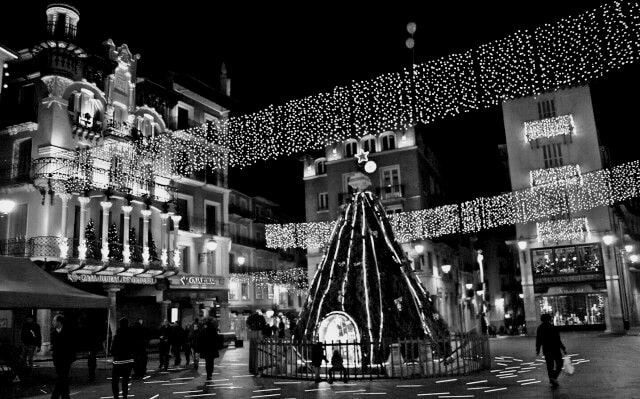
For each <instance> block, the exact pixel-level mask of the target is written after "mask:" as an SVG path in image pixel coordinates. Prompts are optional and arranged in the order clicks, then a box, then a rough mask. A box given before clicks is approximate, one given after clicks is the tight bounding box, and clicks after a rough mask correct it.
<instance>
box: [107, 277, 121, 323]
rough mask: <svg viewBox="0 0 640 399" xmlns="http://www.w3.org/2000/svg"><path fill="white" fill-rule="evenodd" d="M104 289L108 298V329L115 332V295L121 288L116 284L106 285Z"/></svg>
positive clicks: (116, 309)
mask: <svg viewBox="0 0 640 399" xmlns="http://www.w3.org/2000/svg"><path fill="white" fill-rule="evenodd" d="M105 289H106V291H107V296H108V297H109V328H110V329H111V331H112V332H113V331H116V328H117V320H118V317H117V312H118V307H117V301H116V294H117V293H118V291H120V290H121V289H122V286H121V285H118V284H108V285H107V286H106V287H105Z"/></svg>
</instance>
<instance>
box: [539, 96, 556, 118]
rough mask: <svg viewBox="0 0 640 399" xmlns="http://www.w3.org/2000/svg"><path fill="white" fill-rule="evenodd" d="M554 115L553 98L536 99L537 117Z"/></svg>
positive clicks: (554, 103)
mask: <svg viewBox="0 0 640 399" xmlns="http://www.w3.org/2000/svg"><path fill="white" fill-rule="evenodd" d="M554 116H556V102H555V100H542V101H538V117H539V118H540V119H546V118H552V117H554Z"/></svg>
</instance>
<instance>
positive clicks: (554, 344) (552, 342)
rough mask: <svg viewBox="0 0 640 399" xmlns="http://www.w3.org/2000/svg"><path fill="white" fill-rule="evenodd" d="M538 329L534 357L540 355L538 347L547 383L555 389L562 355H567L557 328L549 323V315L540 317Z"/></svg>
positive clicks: (560, 369) (560, 368)
mask: <svg viewBox="0 0 640 399" xmlns="http://www.w3.org/2000/svg"><path fill="white" fill-rule="evenodd" d="M540 321H542V324H540V327H538V332H537V333H536V355H540V347H542V353H543V354H544V359H545V360H546V361H547V373H548V375H549V383H550V384H551V386H552V387H554V388H555V387H557V386H558V385H559V384H558V376H559V375H560V372H561V371H562V364H563V361H562V353H564V354H565V355H566V354H567V348H565V346H564V344H563V343H562V341H561V340H560V332H559V331H558V327H556V326H554V325H553V324H552V323H551V315H550V314H548V313H545V314H543V315H542V316H541V317H540Z"/></svg>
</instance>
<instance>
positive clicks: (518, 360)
mask: <svg viewBox="0 0 640 399" xmlns="http://www.w3.org/2000/svg"><path fill="white" fill-rule="evenodd" d="M513 361H514V362H524V360H522V359H516V358H515V357H514V358H513Z"/></svg>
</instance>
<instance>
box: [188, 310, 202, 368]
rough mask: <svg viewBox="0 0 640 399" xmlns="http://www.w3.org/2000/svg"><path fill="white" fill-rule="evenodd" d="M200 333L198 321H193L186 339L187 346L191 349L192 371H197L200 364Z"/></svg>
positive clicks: (200, 328)
mask: <svg viewBox="0 0 640 399" xmlns="http://www.w3.org/2000/svg"><path fill="white" fill-rule="evenodd" d="M201 333H202V327H201V326H200V321H199V320H198V319H195V321H194V323H193V326H191V331H189V336H188V337H187V339H188V340H189V346H190V347H191V352H192V355H193V369H194V370H196V371H197V370H198V366H199V363H200V356H199V353H200V335H201Z"/></svg>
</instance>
